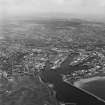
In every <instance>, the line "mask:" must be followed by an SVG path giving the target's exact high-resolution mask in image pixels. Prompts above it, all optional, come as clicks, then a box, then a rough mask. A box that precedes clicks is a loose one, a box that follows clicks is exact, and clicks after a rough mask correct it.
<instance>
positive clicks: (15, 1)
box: [0, 0, 105, 16]
mask: <svg viewBox="0 0 105 105" xmlns="http://www.w3.org/2000/svg"><path fill="white" fill-rule="evenodd" d="M31 13H32V14H33V13H34V14H37V13H62V14H63V13H68V14H71V13H73V14H78V15H88V16H92V15H97V16H99V15H100V16H105V0H0V14H1V16H5V15H24V14H27V15H28V14H31Z"/></svg>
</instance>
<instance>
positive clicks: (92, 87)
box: [73, 76, 105, 102]
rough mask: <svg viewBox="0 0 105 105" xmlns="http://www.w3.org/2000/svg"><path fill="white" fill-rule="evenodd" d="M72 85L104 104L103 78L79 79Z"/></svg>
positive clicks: (104, 77) (104, 86)
mask: <svg viewBox="0 0 105 105" xmlns="http://www.w3.org/2000/svg"><path fill="white" fill-rule="evenodd" d="M73 85H74V86H75V87H77V88H79V89H81V90H83V91H85V92H87V93H89V94H91V95H93V96H95V97H97V98H98V99H100V100H102V101H104V102H105V76H103V77H100V76H97V77H92V78H87V79H81V80H79V81H76V82H74V84H73Z"/></svg>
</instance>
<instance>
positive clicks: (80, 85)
mask: <svg viewBox="0 0 105 105" xmlns="http://www.w3.org/2000/svg"><path fill="white" fill-rule="evenodd" d="M103 79H105V76H103V77H100V76H96V77H91V78H87V79H80V80H79V81H76V82H74V83H73V85H74V86H76V87H78V88H81V87H82V86H83V85H84V84H85V83H88V82H92V81H97V80H103Z"/></svg>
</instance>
